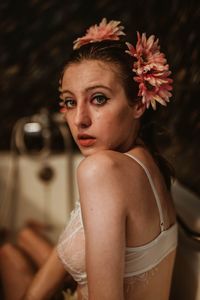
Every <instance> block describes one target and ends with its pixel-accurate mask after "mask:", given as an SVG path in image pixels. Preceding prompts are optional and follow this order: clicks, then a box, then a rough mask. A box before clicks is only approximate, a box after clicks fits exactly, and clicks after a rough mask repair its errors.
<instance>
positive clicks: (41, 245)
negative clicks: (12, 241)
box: [16, 227, 53, 268]
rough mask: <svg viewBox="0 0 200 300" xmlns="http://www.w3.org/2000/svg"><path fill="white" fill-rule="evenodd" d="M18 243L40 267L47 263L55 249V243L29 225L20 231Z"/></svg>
mask: <svg viewBox="0 0 200 300" xmlns="http://www.w3.org/2000/svg"><path fill="white" fill-rule="evenodd" d="M16 243H17V245H18V246H19V247H20V249H21V250H22V251H24V252H25V253H26V254H27V255H28V256H29V257H30V258H31V259H32V260H33V262H34V263H35V264H36V266H37V267H38V268H40V267H41V266H42V265H43V264H44V263H45V261H46V260H47V259H48V257H49V255H50V254H51V251H52V250H53V245H52V244H51V243H50V242H49V241H47V239H46V238H44V237H43V236H42V235H41V234H39V233H37V232H36V231H35V230H33V229H31V228H29V227H25V228H23V229H22V230H21V231H20V232H19V233H18V236H17V241H16Z"/></svg>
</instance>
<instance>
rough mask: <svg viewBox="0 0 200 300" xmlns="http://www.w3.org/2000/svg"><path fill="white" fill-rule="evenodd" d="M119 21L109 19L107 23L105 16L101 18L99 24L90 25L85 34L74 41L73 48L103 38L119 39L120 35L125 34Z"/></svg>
mask: <svg viewBox="0 0 200 300" xmlns="http://www.w3.org/2000/svg"><path fill="white" fill-rule="evenodd" d="M120 23H121V22H120V21H110V22H108V23H107V20H106V18H103V19H102V21H101V23H100V24H99V25H96V24H95V25H93V26H91V27H90V28H89V29H88V30H87V31H86V35H85V36H83V37H80V38H78V39H76V40H75V41H74V46H73V49H78V48H80V47H81V46H83V45H85V44H88V43H94V42H99V41H103V40H119V36H120V35H125V33H124V32H123V29H124V27H123V26H121V25H120Z"/></svg>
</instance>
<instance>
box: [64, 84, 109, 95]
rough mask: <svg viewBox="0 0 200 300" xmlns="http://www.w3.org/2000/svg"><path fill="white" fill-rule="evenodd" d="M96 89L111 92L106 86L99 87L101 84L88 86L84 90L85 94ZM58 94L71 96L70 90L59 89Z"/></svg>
mask: <svg viewBox="0 0 200 300" xmlns="http://www.w3.org/2000/svg"><path fill="white" fill-rule="evenodd" d="M97 88H103V89H106V90H108V91H110V92H112V89H111V88H109V87H108V86H105V85H101V84H98V85H93V86H89V87H87V88H86V89H85V90H86V92H88V91H91V90H94V89H97ZM60 93H61V94H65V93H69V94H71V95H73V93H72V92H71V91H70V90H61V89H60Z"/></svg>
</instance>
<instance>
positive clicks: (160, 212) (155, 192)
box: [124, 153, 164, 231]
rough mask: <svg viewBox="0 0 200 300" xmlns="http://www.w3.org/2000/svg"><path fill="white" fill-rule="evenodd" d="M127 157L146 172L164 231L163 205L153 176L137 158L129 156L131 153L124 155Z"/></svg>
mask: <svg viewBox="0 0 200 300" xmlns="http://www.w3.org/2000/svg"><path fill="white" fill-rule="evenodd" d="M124 154H126V155H128V156H129V157H131V158H132V159H134V160H135V161H136V162H137V163H138V164H139V165H140V166H141V167H142V168H143V169H144V171H145V173H146V175H147V177H148V179H149V183H150V185H151V188H152V190H153V193H154V196H155V199H156V203H157V206H158V211H159V216H160V228H161V231H163V230H164V218H163V212H162V207H161V204H160V199H159V197H158V193H157V191H156V188H155V185H154V183H153V180H152V178H151V174H150V173H149V170H148V169H147V167H145V165H144V164H143V163H142V162H141V161H140V160H139V159H138V158H136V157H135V156H133V155H131V154H129V153H124Z"/></svg>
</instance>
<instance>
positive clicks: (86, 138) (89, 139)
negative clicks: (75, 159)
mask: <svg viewBox="0 0 200 300" xmlns="http://www.w3.org/2000/svg"><path fill="white" fill-rule="evenodd" d="M95 141H96V138H95V137H93V136H91V135H88V134H78V143H79V145H81V146H83V147H90V146H92V145H93V144H94V143H95Z"/></svg>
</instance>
